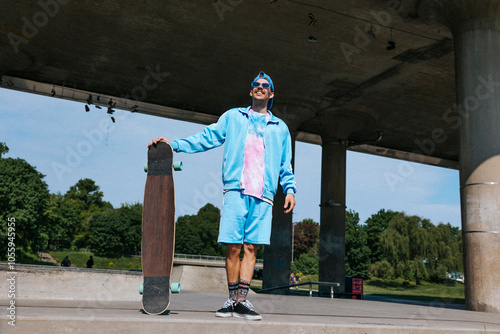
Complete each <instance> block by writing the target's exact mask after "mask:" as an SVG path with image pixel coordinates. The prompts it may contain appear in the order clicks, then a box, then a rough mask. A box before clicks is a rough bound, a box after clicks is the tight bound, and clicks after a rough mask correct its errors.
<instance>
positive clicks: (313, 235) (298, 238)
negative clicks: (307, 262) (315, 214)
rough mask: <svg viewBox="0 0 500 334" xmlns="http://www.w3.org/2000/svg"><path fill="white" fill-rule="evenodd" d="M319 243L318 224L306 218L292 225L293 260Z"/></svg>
mask: <svg viewBox="0 0 500 334" xmlns="http://www.w3.org/2000/svg"><path fill="white" fill-rule="evenodd" d="M318 242H319V224H318V223H316V222H315V221H314V220H312V219H310V218H307V219H304V220H302V221H301V222H299V223H296V224H294V229H293V259H294V260H297V259H298V258H299V257H300V255H302V254H307V253H308V252H309V251H310V250H311V249H312V248H313V247H314V245H315V244H317V243H318Z"/></svg>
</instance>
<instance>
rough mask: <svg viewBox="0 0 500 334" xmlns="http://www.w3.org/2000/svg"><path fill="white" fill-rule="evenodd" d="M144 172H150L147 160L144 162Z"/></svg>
mask: <svg viewBox="0 0 500 334" xmlns="http://www.w3.org/2000/svg"><path fill="white" fill-rule="evenodd" d="M144 172H146V173H147V172H148V163H147V162H146V163H145V164H144Z"/></svg>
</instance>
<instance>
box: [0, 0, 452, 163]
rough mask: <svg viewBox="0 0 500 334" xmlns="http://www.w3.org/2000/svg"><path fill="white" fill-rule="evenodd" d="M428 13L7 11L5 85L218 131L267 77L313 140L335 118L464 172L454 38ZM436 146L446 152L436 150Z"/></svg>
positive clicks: (131, 5) (65, 6)
mask: <svg viewBox="0 0 500 334" xmlns="http://www.w3.org/2000/svg"><path fill="white" fill-rule="evenodd" d="M418 3H419V2H418V1H410V0H404V1H401V2H396V1H381V0H378V1H368V0H359V1H358V0H357V1H337V0H335V1H332V0H330V1H326V0H324V1H320V0H303V1H290V0H288V1H287V0H278V1H275V2H271V1H268V0H265V1H264V0H259V1H236V0H232V1H230V0H219V1H218V2H214V0H205V1H196V2H194V1H180V0H178V1H153V0H149V1H131V0H109V1H96V0H81V1H70V0H46V1H41V2H37V1H28V0H16V1H14V0H6V1H3V2H2V13H1V14H0V22H1V23H0V62H1V63H0V74H1V75H3V76H5V77H13V78H20V79H24V80H27V81H30V82H38V83H44V84H48V85H53V86H55V87H62V86H64V87H68V88H72V89H75V90H79V91H82V92H90V93H92V94H93V95H94V96H96V95H99V94H101V95H103V96H104V95H105V96H113V97H122V98H123V97H128V98H129V99H130V100H132V101H133V100H138V101H139V102H143V103H147V104H150V105H158V106H161V107H169V108H176V109H180V110H185V112H186V117H185V119H190V120H191V119H192V118H190V116H189V113H190V112H192V111H195V112H197V113H199V114H202V115H206V116H207V117H206V120H211V119H214V117H217V116H219V115H221V114H222V113H223V112H224V111H225V110H227V109H228V108H230V107H233V106H237V105H248V104H249V103H250V97H249V96H248V92H249V90H250V86H249V84H250V81H251V79H253V77H254V76H255V75H256V74H257V73H258V71H260V70H264V71H266V72H267V73H268V74H270V75H271V77H272V78H273V80H274V83H275V86H276V98H275V103H276V108H281V110H278V111H282V109H283V108H285V107H286V106H291V105H294V104H301V105H307V106H308V110H309V111H311V110H312V112H311V113H310V116H308V117H304V118H303V119H301V122H302V123H300V124H297V125H296V126H297V130H298V131H300V132H301V133H303V135H302V137H301V136H299V138H306V137H307V138H314V135H318V134H320V132H319V124H322V123H323V121H324V119H325V117H327V118H328V120H329V121H328V122H330V123H331V124H335V126H334V127H332V128H331V129H330V131H332V133H331V134H330V136H331V137H332V138H338V139H339V140H343V141H350V142H354V143H356V142H358V143H364V142H370V141H373V140H375V139H378V141H376V143H372V144H371V145H373V147H375V149H370V150H368V151H369V152H370V153H374V152H389V151H390V152H395V151H400V152H407V153H411V152H415V151H424V152H423V153H424V155H428V156H429V157H432V158H433V159H434V160H433V161H441V160H446V161H448V162H450V161H451V162H457V161H458V149H459V148H458V128H457V126H456V125H457V120H456V119H457V118H452V116H455V117H456V115H457V114H456V112H455V111H453V110H452V109H451V108H452V106H453V104H454V102H455V87H454V85H455V83H454V82H455V81H454V57H453V43H452V39H451V34H450V32H449V31H448V30H447V29H445V28H443V27H442V26H441V25H438V24H436V23H425V22H423V21H421V20H420V19H419V17H418V16H419V12H418ZM396 4H397V5H398V6H396ZM310 14H312V16H310ZM311 22H313V24H311ZM369 31H371V32H372V33H373V34H372V33H368V32H369ZM388 41H393V42H394V43H395V48H394V49H392V50H387V46H389V43H388ZM2 87H7V86H6V84H5V82H3V83H2ZM10 88H14V89H16V88H18V87H10ZM82 108H83V107H82ZM159 110H160V111H158V113H157V114H158V115H162V114H163V115H169V114H168V113H167V112H163V111H161V110H162V109H161V108H159ZM298 110H300V109H298ZM142 111H144V110H142ZM139 112H141V110H140V108H139ZM177 117H178V118H182V112H180V113H179V115H178V116H177ZM200 119H201V118H200ZM452 120H453V121H452ZM202 121H204V120H202ZM346 128H349V129H350V130H349V131H346ZM440 129H442V133H441V132H439V131H440ZM436 131H437V132H436ZM380 133H383V135H382V136H381V137H380V136H379V134H380ZM437 134H440V135H439V136H437ZM433 136H434V138H437V139H439V142H436V141H435V140H434V139H433ZM444 138H445V139H444ZM425 140H432V141H433V142H434V144H433V145H431V144H429V145H428V146H424V150H422V146H421V145H418V144H417V143H418V141H420V142H422V141H425ZM427 143H428V142H427ZM377 147H378V148H379V149H376V148H377ZM374 154H375V153H374ZM381 155H385V153H381ZM402 156H403V155H402ZM443 165H447V164H443ZM447 166H449V164H448V165H447Z"/></svg>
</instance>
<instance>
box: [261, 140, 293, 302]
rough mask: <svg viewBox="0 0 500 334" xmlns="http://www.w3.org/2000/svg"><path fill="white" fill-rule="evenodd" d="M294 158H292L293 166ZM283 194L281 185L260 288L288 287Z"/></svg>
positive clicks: (288, 227)
mask: <svg viewBox="0 0 500 334" xmlns="http://www.w3.org/2000/svg"><path fill="white" fill-rule="evenodd" d="M294 134H295V133H293V134H292V152H293V153H292V154H293V156H295V136H294ZM293 161H294V157H292V166H293ZM284 205H285V194H283V189H282V188H281V185H279V186H278V192H277V193H276V196H275V197H274V206H273V225H272V232H271V244H270V245H268V246H266V248H265V250H264V272H263V274H264V275H263V278H262V279H263V282H262V288H263V289H266V288H271V287H275V286H282V285H288V284H289V281H290V262H292V214H285V213H284V210H283V206H284ZM288 292H289V290H288V289H281V290H274V291H273V293H274V294H288Z"/></svg>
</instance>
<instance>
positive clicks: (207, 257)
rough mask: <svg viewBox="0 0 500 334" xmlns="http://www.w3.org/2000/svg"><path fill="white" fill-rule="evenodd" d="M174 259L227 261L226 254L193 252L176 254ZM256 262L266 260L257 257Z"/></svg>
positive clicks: (259, 262)
mask: <svg viewBox="0 0 500 334" xmlns="http://www.w3.org/2000/svg"><path fill="white" fill-rule="evenodd" d="M174 259H177V260H192V261H203V262H226V257H225V256H211V255H193V254H177V253H175V254H174ZM255 264H259V265H263V264H264V260H262V259H257V261H255Z"/></svg>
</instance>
